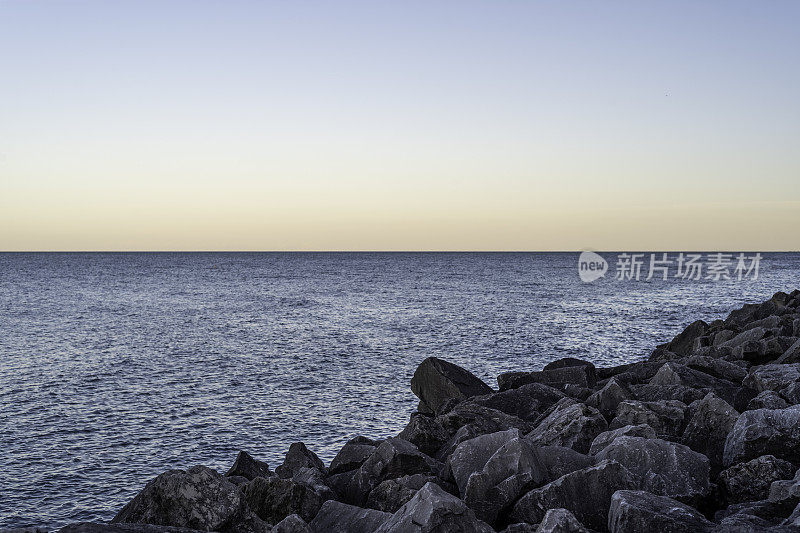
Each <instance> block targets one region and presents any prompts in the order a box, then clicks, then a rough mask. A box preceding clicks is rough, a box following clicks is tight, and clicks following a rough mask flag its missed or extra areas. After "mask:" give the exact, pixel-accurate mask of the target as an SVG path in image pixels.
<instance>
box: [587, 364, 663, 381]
mask: <svg viewBox="0 0 800 533" xmlns="http://www.w3.org/2000/svg"><path fill="white" fill-rule="evenodd" d="M662 364H663V363H661V362H651V361H641V362H637V363H628V364H624V365H618V366H612V367H609V368H598V369H597V370H596V374H597V379H599V380H604V379H608V378H612V377H616V378H617V382H618V383H620V384H627V385H635V384H639V383H645V382H647V381H650V378H652V377H653V376H654V375H655V374H656V372H658V369H659V368H661V365H662Z"/></svg>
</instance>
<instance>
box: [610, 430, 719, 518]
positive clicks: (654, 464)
mask: <svg viewBox="0 0 800 533" xmlns="http://www.w3.org/2000/svg"><path fill="white" fill-rule="evenodd" d="M595 457H596V458H597V459H598V460H599V461H603V460H609V461H616V462H618V463H620V464H621V465H623V466H624V467H625V468H627V469H628V470H629V471H630V472H631V473H633V474H634V475H636V476H638V478H639V480H640V482H641V485H640V487H639V488H641V489H643V490H647V491H649V492H652V493H653V494H657V495H660V496H669V497H671V498H675V499H677V500H680V501H683V502H697V501H700V500H701V499H702V498H705V497H706V496H708V495H709V494H710V493H711V484H710V480H709V464H708V458H707V457H706V456H705V455H703V454H700V453H697V452H695V451H692V450H691V449H690V448H688V447H687V446H684V445H682V444H676V443H674V442H667V441H665V440H661V439H644V438H642V437H617V438H616V439H614V442H612V443H611V444H609V445H608V446H606V447H605V448H603V449H602V450H601V451H600V452H598V453H597V455H596V456H595Z"/></svg>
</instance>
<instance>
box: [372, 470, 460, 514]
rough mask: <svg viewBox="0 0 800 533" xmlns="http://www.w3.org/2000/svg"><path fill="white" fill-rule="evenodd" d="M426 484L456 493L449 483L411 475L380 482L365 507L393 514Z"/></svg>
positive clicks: (424, 476) (455, 489)
mask: <svg viewBox="0 0 800 533" xmlns="http://www.w3.org/2000/svg"><path fill="white" fill-rule="evenodd" d="M426 483H436V484H437V485H439V486H440V487H442V489H444V490H445V491H447V492H449V493H455V492H457V490H458V489H457V488H456V487H455V486H452V485H451V484H449V483H445V482H444V481H442V480H440V479H438V478H436V477H435V476H426V475H424V474H413V475H410V476H403V477H399V478H395V479H387V480H386V481H382V482H381V483H380V484H379V485H378V486H377V487H375V488H374V489H372V491H371V492H370V493H369V497H368V498H367V507H369V508H370V509H377V510H378V511H384V512H387V513H394V512H395V511H397V510H398V509H400V508H401V507H402V506H403V505H404V504H405V503H406V502H407V501H409V500H410V499H411V498H413V497H414V495H415V494H416V493H417V491H418V490H419V489H421V488H422V487H424V486H425V484H426Z"/></svg>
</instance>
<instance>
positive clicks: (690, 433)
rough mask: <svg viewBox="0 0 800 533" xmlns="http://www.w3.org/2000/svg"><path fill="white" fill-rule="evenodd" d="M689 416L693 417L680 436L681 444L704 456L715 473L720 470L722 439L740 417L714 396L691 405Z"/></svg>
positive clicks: (723, 443) (711, 395)
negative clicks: (681, 437)
mask: <svg viewBox="0 0 800 533" xmlns="http://www.w3.org/2000/svg"><path fill="white" fill-rule="evenodd" d="M689 412H690V413H693V414H692V416H691V418H690V419H689V422H688V424H686V429H685V430H684V432H683V443H684V444H686V445H687V446H689V447H690V448H691V449H692V450H694V451H696V452H700V453H702V454H705V455H706V456H707V457H708V459H709V461H710V463H711V465H712V467H713V469H714V470H715V471H717V469H720V468H721V467H722V454H723V452H724V451H725V439H726V438H727V437H728V433H729V432H730V430H731V429H732V428H733V425H734V424H735V423H736V420H737V419H738V418H739V413H738V412H736V410H735V409H734V408H733V407H731V406H730V405H728V403H727V402H725V401H724V400H722V399H721V398H717V397H716V396H715V395H714V394H713V393H709V394H708V395H707V396H706V397H705V398H703V399H702V400H698V401H697V402H695V403H693V404H692V405H691V406H690V407H689Z"/></svg>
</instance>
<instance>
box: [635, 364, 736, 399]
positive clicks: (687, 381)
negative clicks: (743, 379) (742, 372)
mask: <svg viewBox="0 0 800 533" xmlns="http://www.w3.org/2000/svg"><path fill="white" fill-rule="evenodd" d="M650 385H660V386H670V385H683V386H684V387H689V388H692V389H707V390H712V391H714V393H715V394H716V395H717V396H719V397H720V398H722V399H723V400H725V401H726V402H728V403H733V399H734V397H735V396H736V391H737V390H738V388H739V385H738V384H734V383H732V382H730V381H727V380H724V379H718V378H715V377H713V376H711V375H710V374H706V373H705V372H700V371H699V370H694V369H691V368H689V367H687V366H684V365H679V364H677V363H664V366H662V367H661V368H660V369H659V370H658V372H657V373H656V375H655V376H653V377H652V379H650Z"/></svg>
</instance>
